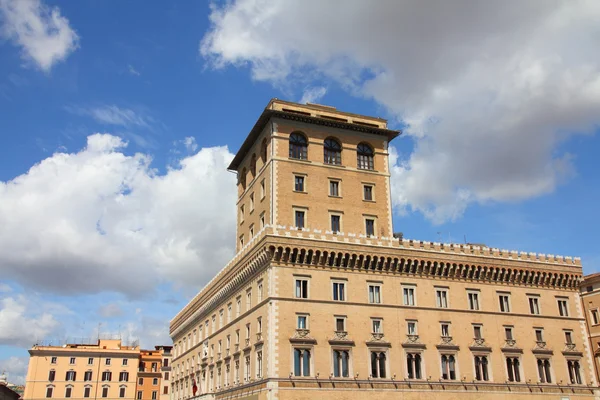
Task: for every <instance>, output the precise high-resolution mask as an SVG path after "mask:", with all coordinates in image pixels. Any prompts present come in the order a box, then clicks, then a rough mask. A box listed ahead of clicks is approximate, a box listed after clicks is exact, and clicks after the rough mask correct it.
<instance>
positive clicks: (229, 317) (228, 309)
mask: <svg viewBox="0 0 600 400" xmlns="http://www.w3.org/2000/svg"><path fill="white" fill-rule="evenodd" d="M231 309H232V306H231V303H229V304H227V323H230V322H231V318H232V312H231Z"/></svg>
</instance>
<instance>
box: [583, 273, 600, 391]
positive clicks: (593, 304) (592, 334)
mask: <svg viewBox="0 0 600 400" xmlns="http://www.w3.org/2000/svg"><path fill="white" fill-rule="evenodd" d="M580 288H581V290H580V291H581V306H582V307H583V314H584V315H585V319H586V327H587V335H588V340H589V343H590V349H591V351H592V353H593V357H594V371H595V373H596V380H597V381H600V273H596V274H592V275H588V276H586V277H585V278H584V280H583V281H582V282H581V287H580Z"/></svg>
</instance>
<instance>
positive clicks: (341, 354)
mask: <svg viewBox="0 0 600 400" xmlns="http://www.w3.org/2000/svg"><path fill="white" fill-rule="evenodd" d="M349 364H350V351H348V350H337V349H336V350H333V376H335V377H336V378H348V377H350V369H349Z"/></svg>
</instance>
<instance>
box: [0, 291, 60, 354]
mask: <svg viewBox="0 0 600 400" xmlns="http://www.w3.org/2000/svg"><path fill="white" fill-rule="evenodd" d="M0 321H2V324H0V345H13V346H21V347H29V346H32V345H33V344H34V343H35V342H36V341H37V340H40V339H45V338H46V337H47V336H48V335H49V334H51V333H52V332H54V331H55V330H56V329H57V328H58V327H59V323H58V321H57V320H56V319H55V318H54V316H53V315H52V313H50V312H49V311H48V309H47V308H45V307H40V306H39V305H37V304H35V302H32V301H31V300H30V299H29V298H28V297H26V296H24V295H19V296H15V297H5V298H2V299H0Z"/></svg>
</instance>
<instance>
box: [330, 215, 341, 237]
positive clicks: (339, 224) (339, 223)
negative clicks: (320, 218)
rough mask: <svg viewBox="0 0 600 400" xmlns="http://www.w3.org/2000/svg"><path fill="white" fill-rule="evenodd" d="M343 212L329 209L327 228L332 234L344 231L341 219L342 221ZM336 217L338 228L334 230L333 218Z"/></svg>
mask: <svg viewBox="0 0 600 400" xmlns="http://www.w3.org/2000/svg"><path fill="white" fill-rule="evenodd" d="M342 216H343V213H342V212H341V211H329V229H330V230H331V232H332V233H334V234H338V233H341V232H343V231H344V228H343V226H342V223H343V222H342V221H343V218H342ZM334 217H337V218H338V230H334V229H333V228H334V227H333V218H334Z"/></svg>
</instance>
